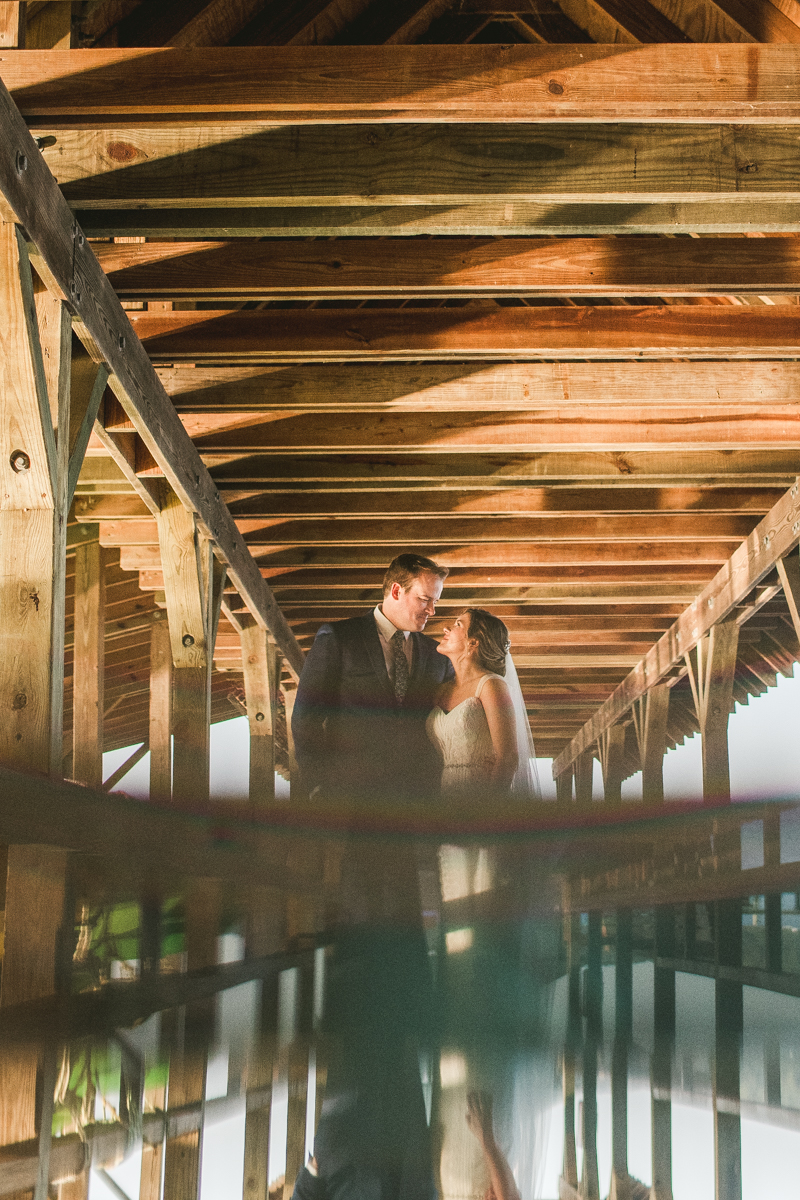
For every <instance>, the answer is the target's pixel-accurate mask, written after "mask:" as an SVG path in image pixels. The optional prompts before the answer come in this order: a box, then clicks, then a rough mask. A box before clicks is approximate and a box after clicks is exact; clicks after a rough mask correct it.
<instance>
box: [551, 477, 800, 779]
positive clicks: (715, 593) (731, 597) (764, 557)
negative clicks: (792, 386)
mask: <svg viewBox="0 0 800 1200" xmlns="http://www.w3.org/2000/svg"><path fill="white" fill-rule="evenodd" d="M799 492H800V482H796V483H795V484H794V485H793V487H791V488H790V489H789V491H788V492H786V494H785V495H784V496H783V497H782V499H781V500H780V501H779V502H778V503H777V504H776V505H775V506H774V508H772V509H771V510H770V512H769V513H768V514H767V516H766V517H765V518H764V520H763V521H761V522H759V524H758V525H757V526H756V528H755V529H754V530H753V532H752V533H751V534H750V536H749V537H748V538H747V539H746V540H745V541H744V542H743V543H742V545H741V546H740V547H739V548H738V549H737V550H736V551H734V553H733V554H732V555H731V557H730V559H729V561H728V562H727V563H726V564H725V565H724V566H723V567H722V568H721V569H720V570H719V571H718V572H717V574H716V575H715V576H714V578H713V579H712V580H711V582H710V583H709V584H708V585H707V586H706V587H705V588H704V589H703V590H702V592H701V593H700V594H699V595H698V596H697V598H696V599H695V600H694V602H693V603H692V604H691V605H690V606H689V608H688V609H687V610H686V611H685V612H684V613H683V614H682V615H681V617H679V619H678V620H677V621H676V622H675V624H674V625H673V626H672V628H671V629H669V630H668V631H667V632H666V633H665V634H664V635H663V636H662V637H661V638H660V639H659V640H658V642H657V643H656V644H655V646H653V648H652V650H650V652H649V653H648V654H647V655H646V656H645V658H644V659H643V660H642V661H641V662H640V663H639V664H638V665H637V666H636V667H635V669H634V670H633V671H631V673H630V674H629V675H628V676H627V677H626V678H625V679H624V680H623V682H622V683H621V684H620V685H619V687H618V688H617V689H616V690H615V691H614V693H613V695H611V696H610V697H609V699H608V700H607V701H606V702H605V704H603V705H602V707H601V708H600V709H599V710H598V712H597V713H596V715H595V716H594V717H593V718H592V720H591V721H589V722H587V724H586V725H584V727H583V728H582V729H581V730H580V732H579V733H578V734H577V735H576V736H575V737H574V738H573V739H572V741H571V742H570V744H569V746H568V747H567V748H566V749H565V750H564V751H563V752H562V753H561V754H560V755H559V756H558V758H557V759H556V761H555V762H554V763H553V770H554V773H555V774H559V773H560V771H562V770H564V769H565V768H566V767H568V766H569V765H570V764H571V763H572V762H573V761H574V759H575V758H576V757H577V755H578V754H580V753H582V751H583V750H585V749H586V748H587V747H588V746H590V745H592V744H593V742H595V741H596V740H597V738H598V737H599V736H600V734H601V733H602V732H603V730H604V729H606V728H609V727H610V726H611V725H612V724H615V723H616V722H617V721H618V720H619V718H620V717H622V716H623V715H624V714H625V713H626V712H627V711H628V709H629V708H630V707H631V706H632V705H633V703H634V701H635V700H637V699H638V698H639V697H640V696H642V695H644V693H645V692H646V691H647V690H648V688H650V687H653V686H654V684H656V683H658V682H659V681H660V680H661V679H662V678H663V677H664V676H665V675H666V673H667V672H668V671H670V670H671V669H672V667H673V666H674V665H675V664H676V663H678V662H680V661H681V660H682V659H683V657H684V655H685V654H687V653H689V651H690V650H692V649H693V648H694V647H695V646H696V645H697V643H698V642H699V641H700V639H701V637H703V636H704V634H706V633H707V632H708V631H709V630H710V629H711V627H712V626H713V625H715V624H716V623H717V622H719V621H722V620H724V619H725V617H727V616H728V615H729V614H730V613H731V612H732V610H733V609H734V607H735V606H736V605H737V604H740V603H741V601H742V600H744V599H745V598H746V597H747V595H748V594H749V593H750V592H751V591H752V590H753V588H754V587H755V585H756V584H758V583H759V582H760V581H761V580H762V579H763V578H764V576H765V575H767V574H768V573H769V572H770V571H772V570H774V569H775V566H776V564H777V561H778V560H779V559H782V558H784V557H785V556H786V555H787V554H789V553H790V552H791V551H792V550H793V549H795V548H796V547H797V545H798V542H799V541H800V501H799V500H798V493H799Z"/></svg>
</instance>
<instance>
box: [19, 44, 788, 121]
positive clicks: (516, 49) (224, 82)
mask: <svg viewBox="0 0 800 1200" xmlns="http://www.w3.org/2000/svg"><path fill="white" fill-rule="evenodd" d="M676 23H677V22H676ZM690 36H691V35H690ZM81 60H82V61H81V63H80V69H79V70H77V71H76V69H75V68H76V66H77V64H76V63H75V60H72V61H70V60H69V59H68V58H67V57H65V55H63V54H58V53H53V52H51V53H48V52H35V51H34V52H26V53H23V54H16V55H14V56H13V61H12V62H6V63H3V71H2V74H3V78H4V81H5V83H6V86H7V87H8V88H10V90H11V91H12V93H13V95H14V97H15V99H16V101H17V102H18V104H19V105H20V108H21V109H22V111H23V112H24V114H25V115H26V117H31V116H36V117H43V116H48V117H56V116H88V115H91V116H92V117H94V118H95V119H96V118H98V117H100V116H108V115H111V114H114V115H134V114H137V115H139V114H157V115H164V114H168V115H169V116H170V117H174V116H176V115H178V114H187V115H188V114H192V115H195V114H210V113H214V114H218V115H219V114H225V113H230V114H235V115H236V116H237V117H239V118H240V119H241V114H243V113H247V114H248V116H250V117H251V118H255V117H260V118H262V119H263V118H265V117H268V118H269V119H270V120H272V121H287V122H291V123H297V122H301V121H304V120H313V121H320V120H328V121H348V120H349V121H363V120H373V121H374V120H383V121H398V120H414V119H416V120H425V121H454V120H462V121H467V122H474V121H492V120H494V121H498V120H499V121H526V122H529V121H552V120H565V121H575V120H578V121H580V120H590V121H603V120H615V119H618V113H619V97H620V96H624V97H625V103H626V108H627V112H628V116H629V119H630V120H686V121H689V122H697V121H703V120H724V121H750V122H753V121H759V120H762V121H763V120H765V119H770V120H776V119H780V120H792V119H795V120H796V119H797V116H798V112H800V94H799V93H798V90H797V88H798V84H797V80H798V76H799V75H800V71H798V65H797V64H798V54H797V50H796V48H795V47H794V46H791V45H762V46H746V47H745V46H737V45H722V46H713V47H711V46H702V45H697V46H676V45H648V46H641V47H638V48H636V49H635V50H631V48H630V47H628V46H626V47H624V48H623V47H621V46H607V45H605V46H591V45H580V46H542V45H527V46H507V45H506V46H491V45H486V46H475V45H472V46H396V47H385V48H383V47H379V46H370V47H360V46H347V47H345V46H341V47H285V46H284V47H280V48H277V47H274V48H273V47H254V48H244V47H243V48H235V49H234V48H225V49H209V50H203V51H199V52H198V51H181V50H174V49H156V48H149V47H148V48H147V49H143V50H134V49H125V50H116V49H115V50H83V51H82V52H81Z"/></svg>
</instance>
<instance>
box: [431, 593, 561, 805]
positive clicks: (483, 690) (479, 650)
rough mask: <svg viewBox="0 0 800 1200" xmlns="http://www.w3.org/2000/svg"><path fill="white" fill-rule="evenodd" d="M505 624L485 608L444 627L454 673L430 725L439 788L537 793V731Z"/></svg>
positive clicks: (463, 793) (464, 794)
mask: <svg viewBox="0 0 800 1200" xmlns="http://www.w3.org/2000/svg"><path fill="white" fill-rule="evenodd" d="M508 648H509V638H508V630H507V629H506V627H505V625H504V624H503V622H502V621H501V620H500V619H499V617H495V616H493V614H492V613H490V612H486V610H485V609H483V608H467V609H465V610H464V612H463V613H462V614H461V616H460V617H457V618H456V620H455V621H454V623H453V625H452V626H451V627H450V628H449V629H448V628H445V631H444V636H443V637H442V640H441V641H440V642H439V646H438V650H439V653H440V654H444V655H445V656H446V657H447V658H449V659H450V661H451V663H452V664H453V668H454V670H455V678H454V679H450V680H448V681H447V682H446V683H444V684H442V686H441V688H440V689H439V691H438V693H437V695H436V706H435V707H434V709H433V710H432V711H431V713H430V714H429V716H428V720H427V724H426V729H427V733H428V737H429V738H430V740H431V742H432V743H433V745H434V748H435V749H436V751H437V753H438V755H439V758H440V760H441V763H442V785H441V793H442V796H444V797H446V798H451V797H461V798H464V799H467V798H470V797H473V796H481V795H486V793H487V792H488V793H490V794H493V795H496V796H505V797H508V796H511V797H514V798H516V799H540V798H541V792H540V789H539V780H538V777H537V775H536V767H535V754H534V748H533V738H532V737H531V730H530V725H529V723H528V716H527V713H526V711H525V702H524V699H523V696H522V691H521V689H520V686H519V680H518V679H517V672H516V669H515V667H514V663H513V660H512V658H511V655H510V654H509V652H508Z"/></svg>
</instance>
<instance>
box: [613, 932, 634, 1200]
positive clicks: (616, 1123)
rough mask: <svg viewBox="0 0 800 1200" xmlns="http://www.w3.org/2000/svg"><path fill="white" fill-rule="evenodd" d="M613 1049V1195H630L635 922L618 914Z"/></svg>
mask: <svg viewBox="0 0 800 1200" xmlns="http://www.w3.org/2000/svg"><path fill="white" fill-rule="evenodd" d="M615 958H616V962H615V967H614V992H615V1005H614V1048H613V1053H612V1066H611V1172H612V1190H611V1194H612V1195H616V1196H617V1197H620V1198H621V1197H622V1196H623V1195H627V1192H628V1049H629V1046H630V1041H631V1037H632V1036H633V920H632V915H631V912H630V910H625V911H622V910H620V911H618V912H617V936H616V945H615Z"/></svg>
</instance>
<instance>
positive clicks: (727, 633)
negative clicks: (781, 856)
mask: <svg viewBox="0 0 800 1200" xmlns="http://www.w3.org/2000/svg"><path fill="white" fill-rule="evenodd" d="M738 645H739V626H738V625H737V624H736V622H735V621H722V622H720V623H719V624H718V625H715V626H714V627H713V628H712V629H711V631H710V632H709V633H708V634H706V635H705V636H704V637H702V638H701V639H700V641H699V642H698V643H697V649H696V651H695V656H694V662H693V661H692V658H691V655H689V654H687V655H685V659H686V664H687V666H688V668H689V681H690V683H691V686H692V695H693V697H694V704H695V711H696V713H697V720H698V724H699V725H700V734H701V736H702V739H703V799H704V800H705V801H706V803H709V802H712V801H715V800H716V801H720V800H722V801H726V800H728V801H729V800H730V798H731V781H730V769H729V765H728V717H729V716H730V711H731V708H732V707H733V675H734V670H735V667H736V651H737V648H738Z"/></svg>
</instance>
